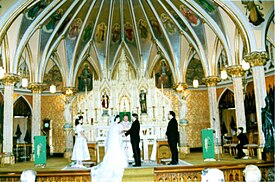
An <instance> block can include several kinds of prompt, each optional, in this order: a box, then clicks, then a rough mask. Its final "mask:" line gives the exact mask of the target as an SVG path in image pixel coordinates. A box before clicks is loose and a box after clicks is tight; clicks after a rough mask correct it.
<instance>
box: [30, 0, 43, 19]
mask: <svg viewBox="0 0 275 182" xmlns="http://www.w3.org/2000/svg"><path fill="white" fill-rule="evenodd" d="M47 6H48V3H47V1H46V0H41V1H39V2H38V3H36V4H35V5H34V6H33V7H32V8H30V9H29V10H28V11H27V13H26V18H27V19H28V20H34V19H35V18H36V17H37V16H38V15H39V14H40V13H41V12H42V11H43V10H44V9H45V8H46V7H47Z"/></svg>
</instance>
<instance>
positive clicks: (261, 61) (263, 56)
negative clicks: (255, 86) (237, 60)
mask: <svg viewBox="0 0 275 182" xmlns="http://www.w3.org/2000/svg"><path fill="white" fill-rule="evenodd" d="M267 59H268V54H267V52H265V51H262V52H257V51H256V52H251V53H249V54H247V55H246V56H244V60H245V61H246V62H248V63H249V64H250V65H251V67H254V66H264V65H265V63H266V60H267Z"/></svg>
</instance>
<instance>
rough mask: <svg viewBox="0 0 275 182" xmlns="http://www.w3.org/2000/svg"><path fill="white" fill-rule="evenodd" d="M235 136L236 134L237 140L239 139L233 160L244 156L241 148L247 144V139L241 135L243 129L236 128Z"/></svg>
mask: <svg viewBox="0 0 275 182" xmlns="http://www.w3.org/2000/svg"><path fill="white" fill-rule="evenodd" d="M237 134H238V136H237V138H238V139H239V143H238V145H237V146H236V148H237V150H238V153H237V157H235V159H241V158H242V157H244V156H245V153H244V152H243V146H244V145H246V144H248V139H247V136H246V135H245V134H244V133H243V127H239V128H238V131H237Z"/></svg>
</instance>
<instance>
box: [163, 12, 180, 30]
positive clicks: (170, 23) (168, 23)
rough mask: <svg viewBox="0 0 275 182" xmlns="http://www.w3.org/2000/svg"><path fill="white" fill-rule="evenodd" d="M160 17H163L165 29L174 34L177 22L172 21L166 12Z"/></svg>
mask: <svg viewBox="0 0 275 182" xmlns="http://www.w3.org/2000/svg"><path fill="white" fill-rule="evenodd" d="M160 18H161V21H162V23H163V25H164V27H165V29H166V30H167V31H168V33H170V34H171V35H173V34H174V33H175V32H176V30H177V27H176V25H175V23H174V22H173V21H172V19H171V18H170V17H169V16H168V15H167V14H166V13H162V14H161V15H160Z"/></svg>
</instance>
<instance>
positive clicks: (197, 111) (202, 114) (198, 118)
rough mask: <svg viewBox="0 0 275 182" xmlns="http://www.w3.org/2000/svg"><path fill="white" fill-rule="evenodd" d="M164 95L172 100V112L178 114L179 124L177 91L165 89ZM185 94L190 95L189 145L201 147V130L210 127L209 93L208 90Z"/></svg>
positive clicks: (188, 110)
mask: <svg viewBox="0 0 275 182" xmlns="http://www.w3.org/2000/svg"><path fill="white" fill-rule="evenodd" d="M164 94H165V95H166V96H167V97H169V98H170V99H171V100H172V103H173V104H172V110H173V111H174V112H175V113H176V118H177V120H178V122H179V118H178V117H179V102H178V97H177V96H176V91H175V90H172V89H164ZM184 94H185V95H188V94H190V95H189V96H188V97H189V98H188V99H187V115H186V119H187V121H188V124H187V128H186V132H187V140H188V141H187V143H188V145H189V146H190V147H191V148H194V147H201V146H202V144H201V130H202V129H205V128H209V127H210V121H209V118H210V115H209V101H208V92H207V90H198V91H197V90H196V91H195V90H186V91H185V93H184ZM167 124H168V123H167Z"/></svg>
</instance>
